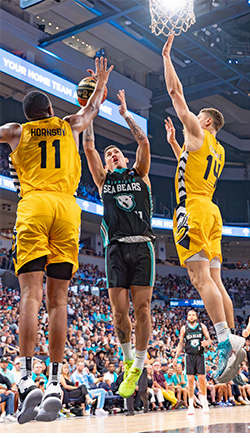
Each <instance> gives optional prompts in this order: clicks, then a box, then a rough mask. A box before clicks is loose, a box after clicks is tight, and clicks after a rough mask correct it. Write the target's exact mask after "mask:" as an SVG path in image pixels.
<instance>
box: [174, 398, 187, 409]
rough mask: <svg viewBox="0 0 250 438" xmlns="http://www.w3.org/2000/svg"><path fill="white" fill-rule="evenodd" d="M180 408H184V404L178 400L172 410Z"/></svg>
mask: <svg viewBox="0 0 250 438" xmlns="http://www.w3.org/2000/svg"><path fill="white" fill-rule="evenodd" d="M182 406H185V403H184V401H183V400H179V401H178V402H177V403H176V405H174V406H173V409H175V410H176V409H180V408H181V407H182Z"/></svg>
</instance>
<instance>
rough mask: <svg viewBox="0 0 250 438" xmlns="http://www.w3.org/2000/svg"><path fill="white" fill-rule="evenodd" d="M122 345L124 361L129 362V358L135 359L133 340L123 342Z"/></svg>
mask: <svg viewBox="0 0 250 438" xmlns="http://www.w3.org/2000/svg"><path fill="white" fill-rule="evenodd" d="M121 347H122V352H123V360H124V362H127V361H128V360H133V359H134V356H133V351H132V347H131V342H128V343H127V344H121Z"/></svg>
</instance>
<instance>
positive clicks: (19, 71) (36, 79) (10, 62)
mask: <svg viewBox="0 0 250 438" xmlns="http://www.w3.org/2000/svg"><path fill="white" fill-rule="evenodd" d="M0 66H1V71H2V72H3V73H6V74H8V75H10V76H13V77H14V78H16V79H19V80H20V81H23V82H26V83H27V84H29V85H32V86H34V87H36V88H40V89H41V90H43V91H45V92H46V93H50V94H52V95H54V96H56V97H59V98H60V99H63V100H66V101H67V102H70V103H73V104H74V105H78V106H80V105H79V103H78V101H77V93H76V89H77V84H74V83H73V82H69V81H67V80H66V79H63V78H61V77H60V76H57V75H55V74H53V73H50V72H48V71H47V70H44V69H43V68H41V67H37V66H36V65H34V64H31V63H30V62H28V61H25V59H22V58H19V57H18V56H16V55H13V54H12V53H9V52H7V51H6V50H3V49H0ZM118 107H119V105H117V104H115V103H113V102H110V101H109V100H107V99H106V100H105V102H103V103H102V105H101V106H100V111H99V114H98V115H99V116H101V117H103V118H104V119H107V120H110V121H111V122H113V123H116V124H117V125H120V126H123V127H124V128H127V129H130V128H129V126H128V125H127V123H126V121H125V120H124V118H123V117H122V116H121V115H120V114H119V110H118ZM129 113H130V114H131V116H132V117H133V119H134V120H135V121H136V123H137V124H138V125H139V126H140V128H141V129H142V130H143V131H144V132H145V134H146V135H147V133H148V123H147V119H146V118H145V117H142V116H139V115H138V114H135V113H133V112H132V111H129Z"/></svg>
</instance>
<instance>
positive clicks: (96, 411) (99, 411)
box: [95, 408, 109, 416]
mask: <svg viewBox="0 0 250 438" xmlns="http://www.w3.org/2000/svg"><path fill="white" fill-rule="evenodd" d="M95 414H96V415H97V416H98V415H108V414H109V413H108V412H107V411H104V409H102V408H98V409H96V410H95Z"/></svg>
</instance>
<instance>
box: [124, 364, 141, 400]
mask: <svg viewBox="0 0 250 438" xmlns="http://www.w3.org/2000/svg"><path fill="white" fill-rule="evenodd" d="M141 373H142V370H140V369H139V368H130V370H129V371H128V374H127V377H126V379H125V380H123V382H122V383H121V384H120V386H119V394H120V396H121V397H123V398H128V397H130V396H131V395H132V394H134V392H135V387H136V385H137V383H138V380H139V378H140V375H141Z"/></svg>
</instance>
